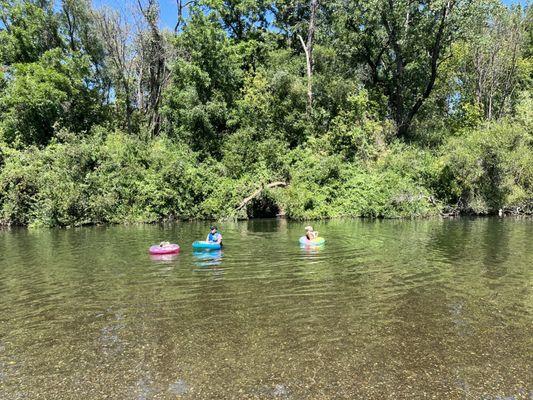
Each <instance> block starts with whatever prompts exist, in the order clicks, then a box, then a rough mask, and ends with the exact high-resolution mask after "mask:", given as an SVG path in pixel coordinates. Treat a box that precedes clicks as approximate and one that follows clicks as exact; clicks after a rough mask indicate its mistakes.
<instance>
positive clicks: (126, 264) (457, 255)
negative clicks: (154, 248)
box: [0, 219, 533, 400]
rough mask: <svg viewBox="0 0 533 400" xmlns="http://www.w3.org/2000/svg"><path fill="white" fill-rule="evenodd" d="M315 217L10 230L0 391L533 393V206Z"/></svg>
mask: <svg viewBox="0 0 533 400" xmlns="http://www.w3.org/2000/svg"><path fill="white" fill-rule="evenodd" d="M303 225H304V224H299V223H293V222H287V221H284V220H256V221H251V222H242V223H228V224H223V225H222V228H223V229H222V233H223V235H224V241H225V243H226V247H225V248H224V250H223V251H222V252H214V253H193V252H192V249H191V247H190V245H191V243H192V241H193V240H196V239H201V238H203V237H205V235H206V234H207V226H208V224H207V223H180V224H176V225H164V226H134V227H107V228H104V227H93V228H80V229H68V230H44V231H28V230H10V231H0V399H9V400H12V399H13V400H15V399H89V400H92V399H176V398H184V399H249V398H255V399H426V398H427V399H483V400H497V399H498V400H512V399H533V384H532V365H533V352H532V348H533V339H532V338H533V335H532V333H533V332H532V318H531V312H532V308H533V297H532V291H531V283H532V279H531V278H532V266H533V221H531V220H511V219H504V220H498V219H475V220H468V219H460V220H453V221H446V220H445V221H440V220H428V221H375V222H368V221H361V220H354V221H352V220H348V221H329V222H324V223H316V224H315V229H317V230H319V231H320V233H321V235H322V236H325V237H326V239H327V242H326V245H325V247H324V248H323V249H322V250H320V251H308V250H303V249H300V248H299V246H298V237H299V236H300V235H301V233H302V227H303ZM162 240H170V241H175V242H178V243H179V244H180V245H181V246H182V252H181V254H179V255H178V256H177V257H176V258H174V259H166V260H154V259H151V258H150V256H149V255H148V254H147V249H148V246H149V245H150V244H152V243H156V242H159V241H162Z"/></svg>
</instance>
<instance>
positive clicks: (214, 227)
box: [211, 225, 217, 233]
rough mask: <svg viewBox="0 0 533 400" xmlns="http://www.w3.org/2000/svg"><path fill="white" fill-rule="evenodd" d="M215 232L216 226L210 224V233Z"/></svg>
mask: <svg viewBox="0 0 533 400" xmlns="http://www.w3.org/2000/svg"><path fill="white" fill-rule="evenodd" d="M216 232H217V227H216V226H215V225H212V226H211V233H216Z"/></svg>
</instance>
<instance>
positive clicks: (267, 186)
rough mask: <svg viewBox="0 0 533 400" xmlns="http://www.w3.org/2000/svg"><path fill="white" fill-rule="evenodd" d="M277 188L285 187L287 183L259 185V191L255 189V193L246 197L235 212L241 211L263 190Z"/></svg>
mask: <svg viewBox="0 0 533 400" xmlns="http://www.w3.org/2000/svg"><path fill="white" fill-rule="evenodd" d="M279 186H287V183H286V182H281V181H279V182H272V183H269V184H267V185H261V187H260V188H259V189H257V190H256V191H255V192H253V193H252V194H251V195H250V196H248V197H247V198H245V199H244V200H243V201H242V202H241V204H239V206H238V207H237V209H236V210H237V211H239V210H241V209H243V208H244V207H246V205H247V204H248V203H249V202H250V201H252V200H253V199H254V198H256V197H257V196H259V195H260V194H261V192H262V191H263V190H265V189H272V188H275V187H279Z"/></svg>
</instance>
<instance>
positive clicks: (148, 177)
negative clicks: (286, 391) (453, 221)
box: [0, 0, 533, 227]
mask: <svg viewBox="0 0 533 400" xmlns="http://www.w3.org/2000/svg"><path fill="white" fill-rule="evenodd" d="M177 4H178V9H179V12H178V14H177V15H176V27H175V29H174V30H169V29H165V28H161V24H160V21H159V18H160V13H161V12H162V11H161V9H160V7H159V3H158V2H157V1H156V0H141V1H132V2H131V6H132V7H131V10H132V11H131V13H132V14H131V15H130V14H128V15H125V14H124V15H121V14H120V13H119V12H117V11H115V10H112V9H109V8H100V9H97V8H95V7H94V6H93V5H92V4H91V2H90V1H89V0H63V1H62V2H56V3H55V4H54V2H52V1H34V0H0V226H32V227H40V226H42V227H53V226H78V225H92V224H94V225H98V224H116V223H119V224H120V223H152V222H158V221H165V220H189V219H232V218H234V219H246V218H257V217H274V216H276V215H282V216H284V217H286V218H289V219H295V220H304V219H329V218H337V217H346V218H353V217H368V218H425V217H432V216H443V217H450V216H458V215H500V216H506V215H532V214H533V97H532V90H531V88H532V82H533V26H532V25H533V11H532V8H531V6H529V7H521V6H518V5H517V6H509V7H508V6H505V5H504V4H503V3H502V2H501V1H493V0H483V1H481V0H474V1H461V0H454V1H453V0H452V1H448V0H447V1H440V0H439V1H434V2H431V3H428V2H424V1H417V2H403V1H397V2H389V3H387V4H385V3H383V2H379V1H373V0H372V1H365V2H359V1H355V0H354V1H340V0H339V1H337V0H331V1H327V2H325V1H318V0H306V1H299V0H273V1H252V0H224V1H213V0H211V1H208V0H205V1H203V0H198V1H188V2H181V1H178V2H177Z"/></svg>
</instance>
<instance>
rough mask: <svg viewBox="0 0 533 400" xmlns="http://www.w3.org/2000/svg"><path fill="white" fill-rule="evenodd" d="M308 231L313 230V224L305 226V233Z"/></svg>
mask: <svg viewBox="0 0 533 400" xmlns="http://www.w3.org/2000/svg"><path fill="white" fill-rule="evenodd" d="M307 232H313V227H312V226H311V225H308V226H306V227H305V233H307Z"/></svg>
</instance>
